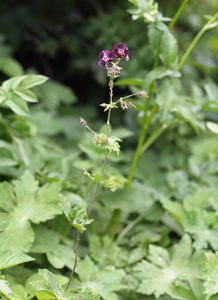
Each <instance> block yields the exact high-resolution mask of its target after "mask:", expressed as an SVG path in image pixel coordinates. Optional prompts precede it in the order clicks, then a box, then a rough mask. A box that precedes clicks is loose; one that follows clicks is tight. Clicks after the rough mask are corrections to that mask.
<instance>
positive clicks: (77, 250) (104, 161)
mask: <svg viewBox="0 0 218 300" xmlns="http://www.w3.org/2000/svg"><path fill="white" fill-rule="evenodd" d="M113 87H114V76H110V80H109V95H110V99H109V103H110V104H111V103H112V102H113ZM111 110H112V109H111V108H109V110H108V116H107V123H106V126H107V129H106V138H107V141H109V137H110V120H111ZM86 127H87V126H86ZM88 129H89V127H88ZM91 132H92V130H91ZM107 158H108V151H107V150H106V151H105V156H104V160H103V166H102V169H101V177H103V176H104V170H105V167H106V163H107ZM99 188H100V183H97V184H96V188H95V192H94V195H93V197H92V199H91V201H90V203H89V206H88V209H87V213H88V216H89V215H90V214H91V210H92V207H93V204H94V202H95V200H96V198H97V195H98V191H99ZM80 236H81V233H80V232H79V231H77V236H76V246H75V259H74V264H73V269H72V272H71V273H70V277H69V281H68V283H67V286H66V288H65V292H66V291H67V290H68V289H69V287H70V284H71V282H72V280H73V277H74V274H75V271H76V267H77V261H78V256H79V246H80Z"/></svg>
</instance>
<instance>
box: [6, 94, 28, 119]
mask: <svg viewBox="0 0 218 300" xmlns="http://www.w3.org/2000/svg"><path fill="white" fill-rule="evenodd" d="M11 97H12V98H9V99H7V101H6V102H5V104H6V105H7V106H8V107H9V108H10V109H11V110H12V111H13V112H14V113H15V114H18V115H20V116H27V115H28V112H29V109H28V106H27V104H26V102H25V101H24V100H22V99H21V98H19V97H17V96H16V95H11Z"/></svg>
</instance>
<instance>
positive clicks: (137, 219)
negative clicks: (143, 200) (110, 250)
mask: <svg viewBox="0 0 218 300" xmlns="http://www.w3.org/2000/svg"><path fill="white" fill-rule="evenodd" d="M143 218H144V217H143V216H139V217H138V218H136V219H135V220H133V221H132V222H130V223H129V224H128V225H127V226H126V227H125V228H124V229H123V230H122V231H121V232H120V234H119V235H118V237H117V238H116V242H117V243H120V241H121V240H122V239H123V238H124V237H125V236H126V235H127V233H129V232H130V230H132V229H133V227H135V226H136V225H137V224H138V223H139V222H141V220H143Z"/></svg>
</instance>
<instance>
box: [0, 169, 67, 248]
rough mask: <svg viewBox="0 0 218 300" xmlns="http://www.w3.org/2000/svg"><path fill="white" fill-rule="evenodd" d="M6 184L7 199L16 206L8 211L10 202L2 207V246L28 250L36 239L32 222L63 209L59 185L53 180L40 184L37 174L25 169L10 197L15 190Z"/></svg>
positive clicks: (14, 185) (51, 215) (49, 217)
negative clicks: (35, 176)
mask: <svg viewBox="0 0 218 300" xmlns="http://www.w3.org/2000/svg"><path fill="white" fill-rule="evenodd" d="M3 188H4V191H5V193H6V196H7V197H6V196H5V197H6V198H5V200H6V199H8V201H9V203H11V205H12V204H13V209H12V210H10V211H8V205H6V208H5V209H4V207H2V208H3V210H5V213H3V216H5V222H4V224H3V226H2V228H0V230H1V231H0V240H1V250H10V249H16V250H17V251H21V252H22V251H24V252H26V251H28V250H29V249H30V247H31V245H32V242H33V240H34V232H33V230H32V227H31V222H33V223H40V222H45V221H47V220H50V219H52V218H53V217H54V216H55V215H58V214H60V213H61V209H60V207H59V205H58V201H59V198H60V195H59V192H60V185H59V184H58V183H51V184H46V185H44V186H43V187H41V188H39V186H38V182H37V181H36V180H35V179H34V177H33V176H32V175H31V174H30V173H29V172H25V173H24V174H23V175H22V176H21V178H20V180H17V181H15V182H14V184H13V198H10V199H9V197H11V195H12V192H11V189H10V190H9V188H8V186H7V188H5V183H4V186H3ZM11 188H12V187H11ZM6 189H8V191H7V190H6ZM6 216H7V217H6Z"/></svg>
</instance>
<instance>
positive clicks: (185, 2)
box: [169, 0, 190, 30]
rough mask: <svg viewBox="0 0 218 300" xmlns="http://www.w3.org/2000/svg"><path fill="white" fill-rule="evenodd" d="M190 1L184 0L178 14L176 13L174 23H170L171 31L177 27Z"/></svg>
mask: <svg viewBox="0 0 218 300" xmlns="http://www.w3.org/2000/svg"><path fill="white" fill-rule="evenodd" d="M189 1H190V0H183V2H182V4H181V5H180V7H179V8H178V10H177V12H176V13H175V15H174V17H173V19H172V21H171V22H170V25H169V29H170V30H171V29H172V28H173V27H174V26H175V24H176V22H177V20H178V18H179V17H180V15H181V13H182V12H183V10H184V9H185V7H186V5H187V4H188V2H189Z"/></svg>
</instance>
